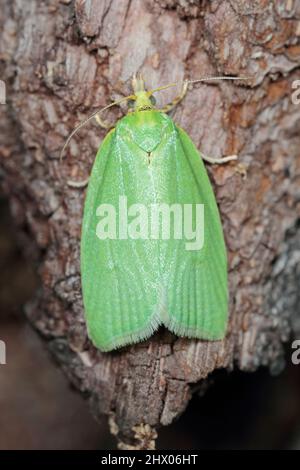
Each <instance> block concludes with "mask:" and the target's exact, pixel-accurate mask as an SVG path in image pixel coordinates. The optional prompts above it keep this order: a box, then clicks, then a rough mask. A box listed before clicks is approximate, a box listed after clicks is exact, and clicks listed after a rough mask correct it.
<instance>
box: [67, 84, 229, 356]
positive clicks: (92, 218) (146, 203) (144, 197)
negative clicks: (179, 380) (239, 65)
mask: <svg viewBox="0 0 300 470" xmlns="http://www.w3.org/2000/svg"><path fill="white" fill-rule="evenodd" d="M220 78H224V79H237V77H211V78H210V79H212V80H219V79H220ZM204 80H207V79H201V80H195V81H193V82H196V81H204ZM189 83H192V81H185V82H184V84H183V89H182V93H181V94H180V95H179V96H178V97H177V98H175V99H174V100H173V102H172V103H170V104H168V105H167V106H166V107H164V108H163V109H157V108H156V107H155V104H154V100H153V93H154V92H156V91H159V90H162V89H164V88H167V87H168V86H174V85H175V84H171V85H168V86H167V87H160V88H158V89H155V90H150V91H147V90H146V88H145V84H144V80H143V79H142V78H141V77H134V78H133V80H132V88H133V94H132V95H131V96H129V97H126V98H124V99H122V100H120V101H124V100H126V101H129V100H130V101H131V102H132V103H133V109H132V110H131V111H130V112H128V114H127V115H126V116H124V117H123V118H121V119H120V120H119V121H118V122H117V124H116V126H115V127H114V128H113V129H112V130H110V131H109V132H108V133H107V135H106V137H105V138H104V140H103V142H102V144H101V146H100V148H99V150H98V153H97V155H96V159H95V162H94V164H93V168H92V171H91V174H90V177H89V182H88V188H87V194H86V199H85V204H84V213H83V222H82V235H81V280H82V294H83V303H84V310H85V317H86V323H87V329H88V334H89V337H90V339H91V340H92V342H93V344H94V345H95V346H96V347H97V348H99V349H100V350H102V351H111V350H113V349H116V348H119V347H122V346H124V345H127V344H132V343H136V342H139V341H143V340H145V339H146V338H148V337H150V336H151V335H152V334H153V333H154V332H155V331H156V330H157V329H158V328H159V326H160V325H163V326H165V327H166V328H167V329H169V330H170V331H171V332H173V333H175V334H176V335H178V336H183V337H189V338H199V339H205V340H221V339H223V338H224V336H225V333H226V327H227V317H228V287H227V256H226V247H225V242H224V235H223V230H222V225H221V220H220V215H219V211H218V207H217V203H216V200H215V196H214V192H213V189H212V186H211V184H210V181H209V178H208V175H207V172H206V169H205V166H204V164H203V159H205V160H208V161H210V162H211V163H224V162H226V161H230V160H234V159H236V158H237V157H236V156H229V157H224V158H222V159H213V158H209V157H205V156H203V155H200V154H199V152H198V150H197V149H196V147H195V145H194V144H193V142H192V140H191V139H190V137H189V136H188V134H187V133H186V132H185V131H184V130H183V129H181V128H180V127H179V126H178V125H177V124H175V122H174V121H173V120H172V119H171V117H169V116H168V114H167V112H168V111H170V109H172V108H173V107H174V106H175V105H176V104H177V103H178V102H179V101H180V100H181V99H182V98H183V97H184V95H185V93H186V91H187V88H188V84H189ZM120 101H119V102H120ZM119 102H118V103H119ZM114 104H116V103H112V104H110V105H108V106H107V107H105V108H103V109H107V108H108V107H110V106H113V105H114ZM101 111H102V110H101ZM98 114H99V111H96V112H95V113H94V114H93V115H92V116H90V117H89V118H88V119H87V120H86V121H85V122H84V123H82V124H80V126H78V127H77V128H76V129H75V130H74V131H73V132H72V134H71V135H70V136H69V139H68V140H67V142H66V144H65V145H67V144H68V142H69V140H70V138H71V137H72V136H73V135H74V133H75V132H76V131H77V130H78V128H79V127H81V126H82V125H83V124H85V123H86V122H87V121H88V120H89V119H91V118H93V117H97V119H98V121H99V123H101V121H100V118H99V116H98ZM64 148H65V147H64ZM63 150H64V149H63ZM187 207H189V209H190V211H189V217H187V219H188V220H187V223H188V225H189V233H190V235H191V234H197V232H196V230H197V227H196V225H197V224H198V222H199V220H201V227H200V228H201V234H199V237H198V239H197V240H194V242H192V241H191V237H188V236H186V237H184V233H185V232H184V227H183V225H184V224H183V220H182V216H183V214H185V209H186V208H187ZM199 207H201V208H202V212H201V211H200V210H199V211H198V212H197V208H198V209H199ZM193 209H194V210H193ZM180 210H181V219H180V217H179V216H180ZM168 211H169V212H168ZM176 211H177V212H176ZM186 213H187V214H188V210H186ZM176 214H177V219H176V217H175V216H176ZM197 214H198V215H199V214H200V216H199V217H198V218H197ZM179 219H180V220H179ZM198 219H199V220H198ZM198 225H199V224H198ZM166 226H168V228H169V232H167V231H166V230H165V229H166ZM180 229H181V230H180ZM182 234H183V235H182ZM180 235H181V236H180ZM195 238H197V236H195ZM197 241H198V242H199V243H198V245H197V243H196V242H197ZM193 243H194V244H193ZM193 247H196V248H195V249H193ZM197 247H198V249H197Z"/></svg>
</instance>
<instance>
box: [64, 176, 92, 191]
mask: <svg viewBox="0 0 300 470" xmlns="http://www.w3.org/2000/svg"><path fill="white" fill-rule="evenodd" d="M88 182H89V178H87V179H85V180H83V181H72V180H68V181H67V185H68V186H69V187H70V188H75V189H81V188H85V187H86V186H87V185H88Z"/></svg>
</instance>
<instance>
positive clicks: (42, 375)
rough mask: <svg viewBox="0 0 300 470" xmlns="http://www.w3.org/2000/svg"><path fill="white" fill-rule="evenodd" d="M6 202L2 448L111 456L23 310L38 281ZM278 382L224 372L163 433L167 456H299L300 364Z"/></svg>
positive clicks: (1, 202) (104, 435)
mask: <svg viewBox="0 0 300 470" xmlns="http://www.w3.org/2000/svg"><path fill="white" fill-rule="evenodd" d="M18 242H19V241H18V240H17V238H16V235H15V230H14V227H13V223H12V220H11V217H10V213H9V207H8V204H7V202H6V200H5V199H4V198H0V270H1V280H0V339H2V340H4V341H5V342H6V345H7V365H5V366H3V365H2V366H0V429H1V434H0V449H109V448H115V446H116V443H115V440H114V438H113V437H111V436H110V434H109V430H108V425H107V420H106V418H105V417H103V419H102V420H101V422H98V423H97V422H96V421H95V420H94V419H93V417H92V416H91V414H90V411H89V408H88V404H87V403H86V402H85V401H84V399H83V398H81V396H80V395H79V394H78V393H76V392H75V391H73V390H72V389H71V388H70V386H69V384H68V382H67V380H66V378H65V377H64V375H63V373H62V372H61V370H59V369H58V367H57V366H56V365H55V364H54V363H53V361H52V359H51V357H50V355H49V353H48V352H47V351H46V349H45V347H44V344H43V341H42V340H41V338H40V337H39V336H38V335H37V333H36V332H35V331H34V330H33V329H32V328H31V326H30V325H29V324H28V323H27V322H26V319H25V315H24V311H23V306H24V304H25V303H26V301H28V300H29V299H30V298H31V297H32V295H33V293H34V291H35V290H36V289H38V287H39V284H38V275H37V273H36V272H35V269H34V266H32V265H31V263H30V260H25V259H24V257H22V255H21V253H20V250H19V248H18ZM291 352H292V351H291V349H290V343H288V344H287V347H286V362H287V365H286V368H285V370H284V372H283V373H281V375H280V376H277V377H272V376H271V375H270V374H269V371H268V370H267V369H260V370H259V371H257V372H255V373H252V374H251V373H248V374H246V373H241V372H234V373H230V374H229V373H228V372H226V371H220V372H218V373H215V374H213V375H212V376H211V377H210V378H209V381H208V387H207V390H206V392H205V393H204V392H203V390H202V391H201V393H200V391H198V392H197V391H195V394H194V397H193V399H192V401H191V403H190V404H189V406H188V409H187V410H186V412H185V414H184V415H183V416H182V417H181V418H180V419H179V420H178V421H176V422H175V423H174V424H173V425H171V426H169V427H167V428H164V429H161V430H160V431H159V439H158V448H160V449H196V448H197V449H224V448H225V449H227V448H230V449H266V448H268V449H284V448H287V449H300V400H299V397H300V373H299V372H300V365H299V366H294V365H292V363H291V360H290V356H291Z"/></svg>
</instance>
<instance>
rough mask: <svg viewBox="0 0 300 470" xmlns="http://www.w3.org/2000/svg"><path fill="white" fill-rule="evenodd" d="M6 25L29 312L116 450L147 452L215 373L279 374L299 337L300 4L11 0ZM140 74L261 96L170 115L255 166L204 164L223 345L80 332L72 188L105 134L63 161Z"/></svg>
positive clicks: (216, 152) (78, 198) (222, 99)
mask: <svg viewBox="0 0 300 470" xmlns="http://www.w3.org/2000/svg"><path fill="white" fill-rule="evenodd" d="M0 16H1V33H0V34H1V46H0V47H1V49H0V59H1V68H2V73H1V75H2V76H1V78H2V79H3V80H5V82H6V86H7V105H6V106H5V105H2V106H1V137H0V138H1V141H0V153H1V161H2V162H1V166H2V173H3V188H4V190H5V192H6V194H7V195H8V196H9V198H10V202H11V210H12V213H13V215H14V218H15V221H16V223H17V225H18V227H19V231H20V236H21V237H22V246H23V247H24V249H25V250H26V251H27V253H28V256H29V257H30V258H31V260H32V262H34V263H36V265H37V269H38V270H39V273H40V278H41V289H40V291H39V293H38V294H37V296H36V298H35V300H34V302H32V303H31V304H30V305H28V306H27V309H26V311H27V315H28V317H29V319H30V321H31V322H32V324H33V325H34V326H35V327H36V328H37V329H38V330H39V331H40V332H41V334H42V335H43V336H44V338H45V340H46V341H47V342H48V345H49V348H50V350H51V351H52V353H53V355H54V356H55V357H56V359H57V361H58V362H59V363H60V365H61V366H62V368H63V369H64V370H65V371H66V373H67V375H68V377H69V379H70V381H72V383H73V384H75V386H76V387H77V388H78V389H79V390H80V391H81V392H82V393H84V394H85V395H86V396H88V397H89V400H90V403H91V406H92V409H93V412H94V413H95V414H96V415H97V414H98V413H106V414H108V415H110V418H111V429H112V431H113V432H114V433H115V434H118V436H119V439H120V440H121V441H122V442H123V444H121V445H123V446H124V445H125V446H126V445H135V446H137V447H139V448H142V447H146V448H147V447H148V448H151V446H153V445H154V444H153V441H154V439H155V431H154V429H155V428H157V427H158V426H159V425H167V424H169V423H171V422H172V420H173V419H174V418H176V417H177V416H178V415H179V414H180V413H182V412H183V410H184V409H185V407H186V405H187V403H188V401H189V399H190V397H191V393H192V390H193V386H194V384H196V383H199V381H201V380H203V379H205V378H206V377H207V375H208V374H210V373H211V372H213V371H214V370H215V369H218V368H227V369H232V368H233V367H237V368H239V369H242V370H247V371H252V370H255V369H257V368H258V367H259V366H260V365H268V366H270V367H271V368H272V370H273V371H274V372H277V371H279V370H280V369H281V368H282V366H283V354H282V352H283V348H282V343H283V342H284V341H286V340H287V339H288V337H289V335H290V332H291V329H292V328H294V330H297V331H300V327H299V317H297V315H295V312H296V307H297V308H298V305H299V300H300V299H299V293H298V291H297V284H298V285H299V279H300V273H299V263H297V261H299V252H300V246H299V230H298V229H299V224H298V225H297V217H299V182H300V159H299V152H300V106H296V105H294V104H293V103H292V101H291V91H292V82H293V80H295V79H296V78H299V62H300V43H299V39H300V2H299V1H293V0H288V1H269V0H256V1H252V2H248V1H244V0H230V1H221V0H220V1H211V2H206V1H200V0H178V1H176V0H156V1H150V0H145V1H140V0H121V1H120V0H101V1H100V0H98V1H97V0H86V1H84V0H77V1H72V0H61V1H59V0H45V1H42V2H41V1H39V0H27V1H26V2H24V1H21V0H3V1H2V5H1V12H0ZM137 71H142V72H143V75H144V77H145V78H146V82H147V84H148V86H149V87H150V86H151V87H152V86H159V85H162V84H166V83H169V82H172V81H178V82H181V81H182V79H183V78H184V77H187V76H189V77H191V78H198V77H200V76H203V75H216V74H221V75H224V74H235V75H251V76H253V77H254V80H253V82H252V86H249V85H244V86H242V85H237V84H236V83H230V84H229V83H228V82H223V83H221V84H218V85H201V87H200V86H197V87H195V88H194V89H193V90H191V91H190V92H189V94H188V95H187V97H186V99H185V100H184V102H182V104H180V105H179V106H178V108H177V109H176V111H175V114H174V119H175V120H176V122H178V123H179V124H180V125H181V126H182V127H183V128H185V129H186V131H187V132H188V133H189V134H190V135H191V137H192V138H193V140H194V142H195V143H196V145H197V146H198V147H199V148H201V150H202V151H203V152H204V153H206V154H208V155H213V156H217V157H218V156H221V155H222V154H223V155H226V154H232V153H237V154H239V159H240V162H241V163H243V164H244V165H246V166H247V169H248V172H247V178H246V179H245V180H244V179H243V178H242V176H241V175H240V174H239V173H238V172H237V171H236V168H235V165H232V164H229V165H227V166H222V167H214V168H210V169H209V173H210V175H211V179H212V183H213V185H214V188H215V191H216V196H217V200H218V202H219V207H220V211H221V216H222V220H223V225H224V230H225V234H226V240H227V246H228V253H229V266H230V274H229V281H230V299H231V305H230V322H229V329H228V334H227V336H226V339H225V340H224V341H219V342H206V341H192V340H187V339H178V338H176V337H175V336H173V335H171V334H169V333H167V332H165V331H160V332H158V333H157V334H156V335H154V336H153V337H152V338H151V339H150V340H148V341H146V342H144V343H141V344H138V345H135V346H131V347H127V348H124V349H122V350H120V351H117V352H114V353H106V354H101V353H100V352H99V351H97V350H95V349H94V348H93V347H92V346H91V344H90V342H89V340H88V338H87V336H86V328H85V322H84V317H83V309H82V300H81V291H80V272H79V239H80V225H81V215H82V205H83V201H84V193H85V191H83V190H76V189H71V188H69V187H68V186H66V184H65V183H64V181H65V179H66V178H70V176H72V178H73V179H84V178H85V177H87V176H88V173H89V171H90V168H91V164H92V161H93V158H94V155H95V153H96V150H97V147H98V146H99V144H100V142H101V139H102V138H103V136H104V131H103V130H101V129H100V128H98V127H97V126H96V125H94V124H91V125H89V126H87V127H86V128H85V129H84V130H82V131H81V133H80V135H79V136H78V137H77V138H74V140H73V142H72V143H71V146H70V149H69V154H70V155H69V158H68V160H65V161H64V163H63V164H62V165H60V164H59V161H58V155H59V151H60V149H61V147H62V145H63V143H64V142H65V139H66V137H67V135H68V133H69V132H70V131H71V129H72V128H73V127H74V126H75V125H76V124H77V123H78V122H79V121H80V120H81V119H82V118H83V117H86V116H87V115H88V114H90V113H91V112H92V111H94V109H96V107H99V106H102V105H103V106H104V105H105V104H107V103H109V102H110V101H111V100H112V99H114V98H116V97H121V96H123V95H125V94H128V92H129V91H130V89H129V84H130V77H131V76H132V74H133V73H134V72H137ZM297 73H298V77H297ZM173 95H174V92H173V91H171V90H168V91H167V92H165V93H161V94H160V95H159V96H158V101H159V103H163V102H166V101H168V100H169V99H170V98H171V97H172V96H173ZM123 111H124V110H123ZM123 111H122V110H120V109H115V110H114V111H113V112H112V113H111V114H110V116H109V117H110V118H111V119H113V118H114V119H116V118H117V117H119V116H121V115H122V112H123ZM297 235H298V236H297ZM124 443H126V444H124Z"/></svg>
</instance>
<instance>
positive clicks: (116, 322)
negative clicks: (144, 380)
mask: <svg viewBox="0 0 300 470" xmlns="http://www.w3.org/2000/svg"><path fill="white" fill-rule="evenodd" d="M149 178H150V175H149V173H148V165H147V159H146V156H145V152H144V151H142V150H141V149H140V148H139V147H137V146H136V145H135V144H134V143H133V142H131V139H130V138H128V135H127V134H125V135H122V130H121V131H120V132H118V130H113V131H111V133H110V134H108V136H107V137H106V138H105V140H104V141H103V144H102V145H101V147H100V149H99V151H98V153H97V156H96V159H95V163H94V166H93V169H92V172H91V176H90V180H89V185H88V190H87V196H86V201H85V207H84V216H83V225H82V237H81V279H82V292H83V302H84V309H85V315H86V320H87V328H88V333H89V336H90V338H91V339H92V341H93V343H94V344H95V345H96V346H97V347H99V348H100V349H101V350H102V351H109V350H111V349H115V348H117V347H119V346H122V345H125V344H128V343H133V342H137V341H141V340H143V339H145V338H147V337H149V336H150V335H151V334H152V333H153V331H154V330H155V329H156V328H157V327H158V324H159V322H160V320H159V315H158V313H157V284H158V281H159V273H158V268H157V267H158V257H157V243H158V241H157V240H133V239H109V238H108V239H106V240H99V238H98V237H97V235H96V230H97V223H98V222H99V218H98V217H97V216H96V211H97V208H98V207H99V205H100V204H103V203H105V204H110V205H111V206H112V207H114V208H115V209H116V216H117V219H118V217H119V210H118V207H119V197H120V196H126V197H127V202H128V206H130V205H132V204H135V203H141V202H145V203H147V202H149V197H150V198H151V193H148V192H147V191H146V190H147V185H149Z"/></svg>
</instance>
